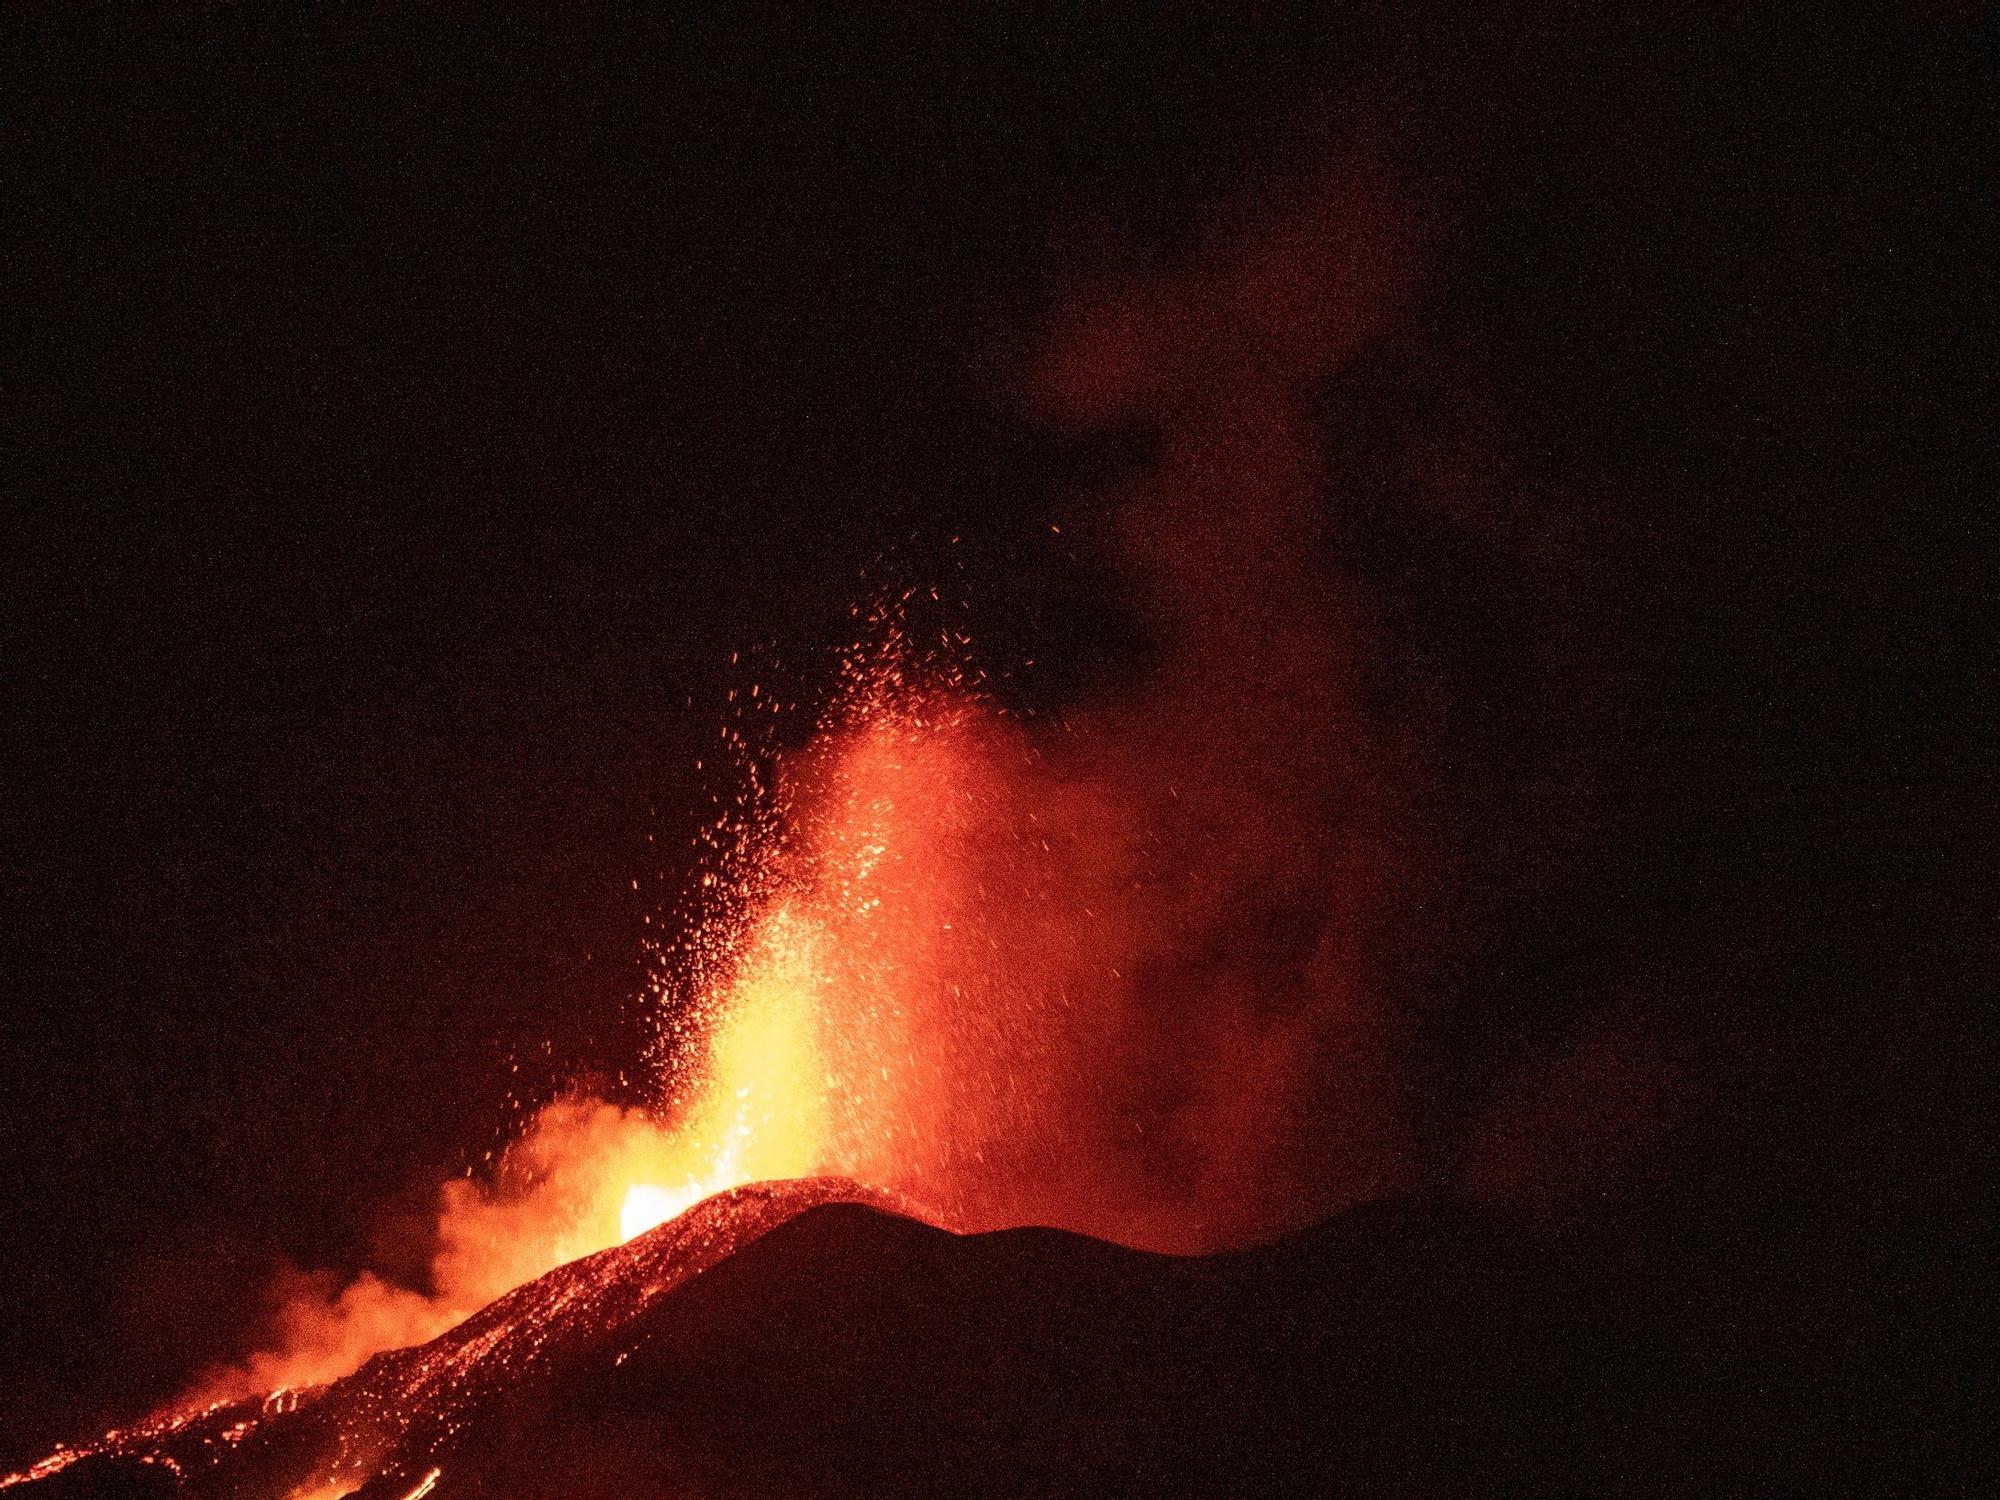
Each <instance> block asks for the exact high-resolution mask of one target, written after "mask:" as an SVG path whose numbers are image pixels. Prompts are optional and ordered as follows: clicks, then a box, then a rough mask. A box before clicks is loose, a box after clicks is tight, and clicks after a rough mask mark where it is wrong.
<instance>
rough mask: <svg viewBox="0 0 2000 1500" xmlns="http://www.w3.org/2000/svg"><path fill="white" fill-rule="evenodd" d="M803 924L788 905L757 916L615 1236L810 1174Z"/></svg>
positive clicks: (812, 1071) (812, 1102) (819, 1129)
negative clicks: (662, 1139) (703, 1066)
mask: <svg viewBox="0 0 2000 1500" xmlns="http://www.w3.org/2000/svg"><path fill="white" fill-rule="evenodd" d="M814 948H815V945H814V942H813V935H812V932H811V930H810V927H809V925H808V924H807V923H806V922H805V921H804V919H802V918H800V917H799V916H798V915H797V914H796V913H795V912H794V911H793V910H792V909H791V907H790V906H788V905H783V904H781V905H779V906H777V907H775V908H774V909H773V910H772V911H771V912H770V913H769V914H768V916H766V917H765V918H764V919H763V920H762V921H761V922H759V923H758V924H757V929H756V934H755V937H754V940H753V946H752V948H751V951H750V952H749V953H748V954H747V955H746V956H745V959H744V964H743V969H742V972H741V977H740V978H739V979H738V981H737V982H736V984H735V985H734V986H732V988H731V993H730V994H729V995H728V996H727V997H726V999H725V1000H724V1001H723V1002H722V1005H721V1008H720V1009H721V1013H720V1015H719V1017H718V1019H717V1021H716V1022H715V1027H714V1030H713V1032H712V1033H711V1035H710V1039H709V1057H708V1066H707V1070H706V1078H705V1080H704V1083H703V1086H702V1088H701V1090H700V1091H699V1096H698V1098H697V1101H696V1103H695V1104H694V1107H693V1108H692V1109H691V1110H690V1111H689V1112H688V1113H687V1114H686V1115H685V1116H683V1118H682V1119H681V1120H679V1121H678V1122H677V1124H676V1127H675V1129H674V1131H673V1134H672V1136H671V1137H670V1138H669V1140H668V1141H667V1143H666V1150H665V1151H664V1152H663V1155H664V1156H665V1158H666V1160H664V1161H662V1162H661V1163H660V1165H659V1166H658V1167H656V1168H654V1169H653V1175H651V1176H649V1178H648V1179H647V1180H645V1181H642V1182H635V1183H633V1184H632V1185H631V1186H630V1187H629V1188H627V1189H626V1191H625V1196H624V1201H623V1202H622V1204H621V1205H620V1208H619V1213H618V1235H619V1239H620V1240H621V1241H622V1240H629V1239H631V1238H632V1237H633V1236H634V1235H637V1234H643V1233H644V1232H645V1231H646V1230H648V1229H651V1228H653V1227H654V1226H655V1225H657V1224H664V1223H665V1222H666V1221H667V1220H669V1219H671V1218H674V1217H676V1216H677V1215H679V1214H681V1213H683V1212H685V1211H686V1210H687V1209H689V1208H692V1207H693V1206H694V1205H695V1204H696V1203H699V1202H700V1201H701V1200H702V1199H704V1198H707V1197H710V1196H712V1195H713V1194H716V1193H720V1192H723V1191H725V1190H727V1189H729V1188H732V1187H740V1186H742V1185H743V1184H745V1183H749V1182H763V1181H773V1180H777V1179H782V1178H788V1177H804V1176H807V1175H809V1174H811V1173H812V1172H813V1171H814V1170H815V1169H816V1168H817V1167H818V1166H819V1165H820V1162H821V1157H822V1155H823V1153H824V1144H825V1143H824V1125H825V1118H826V1090H827V1087H828V1085H829V1083H830V1082H831V1080H830V1079H828V1078H827V1076H826V1075H825V1072H824V1070H823V1068H822V1067H821V1066H820V1063H819V1049H818V1046H817V1038H816V1036H815V1028H816V1025H817V1022H818V1015H817V1011H816V1005H817V1003H818V990H819V975H818V972H817V969H816V966H815V963H814V958H815V952H814Z"/></svg>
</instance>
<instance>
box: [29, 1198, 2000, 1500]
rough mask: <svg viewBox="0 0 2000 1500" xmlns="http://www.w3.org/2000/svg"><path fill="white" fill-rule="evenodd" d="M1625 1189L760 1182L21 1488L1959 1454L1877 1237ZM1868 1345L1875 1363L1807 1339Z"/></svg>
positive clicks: (1365, 1482)
mask: <svg viewBox="0 0 2000 1500" xmlns="http://www.w3.org/2000/svg"><path fill="white" fill-rule="evenodd" d="M1655 1211H1657V1206H1656V1209H1655V1210H1649V1211H1645V1212H1640V1213H1637V1214H1636V1215H1633V1216H1627V1217H1626V1218H1625V1219H1624V1220H1623V1221H1622V1223H1621V1224H1620V1226H1619V1228H1618V1229H1617V1230H1616V1231H1615V1232H1610V1233H1607V1232H1606V1231H1605V1229H1604V1228H1603V1226H1601V1225H1600V1226H1598V1227H1596V1228H1593V1229H1592V1230H1590V1231H1589V1232H1588V1235H1587V1236H1585V1237H1578V1236H1576V1235H1575V1234H1570V1235H1556V1234H1551V1233H1546V1232H1544V1233H1538V1234H1529V1233H1526V1232H1523V1231H1519V1230H1509V1229H1505V1228H1502V1227H1501V1226H1500V1225H1499V1224H1497V1223H1496V1222H1495V1221H1493V1220H1492V1219H1490V1218H1489V1217H1485V1216H1482V1215H1480V1214H1478V1213H1476V1212H1475V1211H1473V1210H1471V1209H1469V1208H1467V1207H1465V1206H1462V1205H1454V1204H1450V1203H1445V1202H1430V1203H1409V1202H1406V1203H1400V1204H1379V1205H1375V1206H1372V1207H1369V1208H1366V1209H1363V1210H1360V1211H1357V1212H1353V1213H1349V1214H1346V1215H1343V1216H1341V1217H1339V1218H1336V1219H1334V1220H1331V1221H1328V1222H1326V1223H1323V1224H1320V1225H1317V1226H1315V1227H1312V1228H1309V1229H1306V1230H1303V1231H1300V1232H1298V1233H1295V1234H1293V1235H1291V1236H1288V1237H1286V1238H1284V1239H1282V1240H1280V1241H1278V1242H1276V1243H1273V1244H1270V1245H1267V1246H1264V1247H1261V1248H1258V1249H1253V1250H1248V1251H1240V1252H1235V1253H1230V1254H1223V1255H1214V1256H1205V1257H1189V1258H1177V1257H1170V1256H1160V1255H1150V1254H1144V1253H1141V1252H1137V1251H1131V1250H1126V1249H1123V1248H1120V1247H1117V1246H1113V1245H1109V1244H1106V1243H1103V1242H1101V1241H1096V1240H1091V1239H1087V1238H1084V1237H1081V1236H1078V1235H1073V1234H1067V1233H1063V1232H1060V1231H1055V1230H1044V1229H1018V1230H1009V1231H1004V1232H1000V1233H993V1234H983V1235H970V1236H961V1235H955V1234H951V1233H948V1232H946V1231H943V1230H939V1229H935V1228H932V1227H930V1226H928V1225H926V1224H924V1223H921V1222H919V1221H917V1220H916V1219H913V1218H910V1217H907V1216H906V1215H904V1214H903V1213H901V1212H898V1211H897V1205H896V1204H894V1203H893V1202H891V1201H890V1200H888V1199H886V1198H885V1197H884V1196H883V1195H881V1194H878V1193H874V1192H871V1191H868V1190H865V1189H859V1188H856V1187H855V1186H854V1185H852V1184H849V1183H844V1182H839V1181H833V1180H808V1181H802V1182H789V1183H774V1184H765V1185H760V1186H756V1187H750V1188H743V1189H739V1190H737V1191H735V1192H733V1193H729V1194H725V1195H723V1196H720V1197H718V1198H715V1199H711V1200H709V1201H708V1202H707V1203H705V1204H702V1205H700V1206H698V1207H697V1208H696V1209H695V1210H693V1211H691V1212H690V1213H688V1214H687V1215H685V1216H683V1217H682V1218H680V1219H678V1220H675V1221H673V1222H671V1223H669V1224H666V1225H663V1226H661V1227H660V1228H658V1229H656V1230H653V1231H651V1232H650V1233H648V1234H645V1235H642V1236H640V1237H639V1238H637V1239H635V1240H633V1241H631V1242H630V1243H628V1244H626V1245H623V1246H620V1247H618V1248H616V1249H613V1250H607V1251H605V1252H603V1253H601V1254H599V1255H595V1256H591V1257H588V1258H586V1259H584V1260H581V1261H577V1262H574V1263H572V1264H570V1265H567V1266H564V1267H561V1268H560V1269H558V1270H556V1271H553V1272H551V1273H549V1274H548V1275H547V1276H544V1277H543V1278H541V1279H540V1280H539V1281H536V1282H533V1283H531V1284H530V1285H528V1286H525V1287H522V1288H520V1289H519V1290H517V1291H515V1292H513V1293H511V1294H510V1295H508V1296H506V1297H504V1298H502V1299H500V1300H499V1301H497V1302H495V1303H494V1304H492V1305H491V1306H490V1307H488V1308H487V1309H486V1310H484V1311H483V1312H481V1313H479V1314H478V1315H476V1316H475V1317H473V1318H471V1319H469V1320H468V1321H467V1322H465V1323H464V1324H462V1325H461V1326H460V1327H458V1328H456V1329H454V1330H453V1331H452V1332H450V1333H449V1334H446V1335H444V1336H443V1337H441V1338H439V1339H436V1340H434V1341H433V1342H431V1343H429V1344H426V1345H423V1346H421V1347H418V1348H415V1349H409V1350H403V1351H399V1352H396V1353H392V1354H387V1355H382V1356H379V1357H377V1358H376V1359H374V1360H373V1361H371V1362H370V1363H369V1364H368V1365H367V1366H365V1367H364V1368H363V1369H361V1370H360V1371H358V1372H356V1373H355V1374H354V1375H352V1376H349V1377H347V1378H346V1379H343V1380H339V1381H334V1382H332V1383H330V1384H328V1385H324V1386H320V1387H313V1388H308V1389H304V1390H298V1391H289V1392H283V1393H279V1394H276V1395H274V1396H272V1397H269V1398H267V1399H265V1400H264V1401H263V1402H261V1403H259V1402H249V1403H241V1404H237V1405H231V1406H224V1407H219V1408H216V1409H213V1410H210V1411H208V1412H206V1413H202V1414H199V1415H197V1416H194V1417H192V1418H175V1419H168V1420H165V1421H161V1422H156V1423H154V1424H151V1425H150V1426H148V1427H145V1428H140V1429H134V1430H132V1431H130V1432H127V1433H124V1434H121V1435H118V1436H116V1437H114V1438H113V1439H111V1440H109V1441H108V1442H107V1443H106V1444H105V1446H104V1447H103V1448H102V1449H101V1450H100V1451H97V1452H94V1453H91V1454H89V1455H88V1456H84V1457H81V1458H78V1459H75V1460H74V1461H72V1462H69V1463H67V1464H66V1465H65V1466H64V1467H62V1468H61V1469H60V1470H59V1471H57V1472H54V1473H51V1474H49V1475H47V1476H46V1477H44V1478H42V1479H40V1480H38V1481H36V1482H33V1483H32V1484H31V1485H30V1486H29V1487H28V1488H27V1489H25V1490H24V1492H23V1493H24V1494H26V1495H32V1496H34V1497H35V1500H44V1497H48V1500H53V1497H57V1496H105V1497H108V1496H115V1495H151V1494H158V1495H169V1494H177V1495H187V1496H246V1497H250V1496H272V1497H280V1496H300V1497H304V1496H320V1495H326V1496H334V1495H348V1494H352V1495H356V1496H360V1497H365V1500H376V1497H387V1500H402V1497H405V1496H409V1495H413V1494H419V1493H421V1494H429V1495H434V1496H437V1497H440V1500H445V1497H454V1496H510V1497H516V1500H528V1497H541V1496H548V1497H556V1496H561V1497H564V1500H591V1497H613V1496H622V1497H644V1496H682V1495H700V1496H737V1495H743V1496H749V1495H772V1494H783V1495H814V1494H823V1495H849V1494H852V1495H862V1494H866V1495H873V1496H881V1495H935V1494H943V1493H953V1494H960V1495H967V1494H969V1495H1048V1494H1129V1495H1142V1494H1143V1495H1222V1494H1232V1495H1251V1494H1255V1495H1292V1494H1328V1493H1343V1494H1383V1495H1456V1494H1466V1495H1473V1494H1479V1495H1490V1494H1529V1493H1533V1494H1670V1493H1715V1492H1717V1487H1718V1486H1720V1487H1722V1488H1725V1489H1735V1488H1737V1487H1739V1486H1748V1487H1749V1488H1750V1490H1752V1491H1755V1492H1757V1493H1764V1494H1771V1493H1786V1492H1792V1491H1804V1490H1809V1489H1811V1488H1812V1487H1813V1486H1814V1485H1815V1484H1818V1483H1821V1482H1823V1481H1824V1480H1825V1479H1826V1478H1828V1477H1831V1476H1834V1475H1836V1474H1837V1475H1839V1476H1841V1477H1843V1478H1844V1479H1846V1480H1848V1481H1857V1480H1864V1479H1865V1480H1870V1481H1871V1482H1879V1483H1888V1484H1893V1483H1894V1482H1896V1479H1897V1476H1898V1475H1900V1474H1903V1473H1905V1471H1913V1472H1922V1473H1924V1474H1926V1475H1928V1476H1929V1477H1930V1478H1931V1479H1932V1480H1933V1481H1935V1480H1936V1479H1937V1478H1939V1477H1940V1476H1942V1475H1947V1474H1949V1473H1951V1472H1953V1470H1952V1459H1951V1454H1952V1452H1953V1451H1957V1452H1959V1453H1961V1454H1962V1453H1963V1450H1964V1446H1965V1445H1964V1444H1963V1442H1962V1441H1961V1442H1959V1443H1957V1444H1955V1445H1954V1443H1953V1442H1952V1440H1951V1439H1950V1438H1949V1436H1948V1434H1947V1435H1944V1436H1942V1437H1941V1436H1940V1435H1939V1434H1938V1433H1937V1432H1936V1431H1935V1430H1934V1429H1933V1428H1931V1427H1929V1426H1928V1418H1927V1419H1926V1421H1924V1422H1920V1421H1918V1419H1917V1414H1918V1413H1920V1412H1922V1413H1928V1414H1929V1415H1930V1416H1935V1414H1936V1413H1937V1412H1939V1411H1941V1410H1944V1409H1946V1408H1944V1407H1942V1406H1940V1405H1939V1404H1938V1403H1937V1401H1936V1399H1935V1396H1936V1394H1937V1392H1936V1389H1935V1388H1936V1387H1937V1386H1939V1385H1940V1384H1941V1383H1943V1382H1944V1381H1945V1376H1944V1374H1943V1372H1942V1371H1941V1370H1940V1369H1939V1368H1937V1367H1936V1366H1935V1365H1934V1364H1933V1363H1932V1362H1931V1361H1930V1360H1929V1359H1923V1360H1920V1359H1918V1358H1916V1357H1915V1356H1916V1355H1917V1354H1918V1353H1919V1348H1918V1343H1917V1333H1916V1331H1915V1330H1912V1329H1909V1328H1897V1327H1894V1326H1891V1323H1889V1322H1882V1321H1870V1320H1869V1319H1868V1318H1865V1317H1857V1316H1856V1315H1855V1308H1856V1307H1857V1306H1858V1305H1859V1300H1858V1299H1856V1300H1854V1301H1853V1302H1852V1303H1847V1302H1843V1300H1842V1298H1843V1297H1846V1298H1850V1299H1853V1298H1855V1294H1856V1292H1857V1291H1860V1290H1862V1289H1863V1287H1864V1285H1873V1284H1874V1282H1875V1281H1881V1282H1882V1283H1883V1284H1884V1285H1886V1284H1887V1276H1886V1274H1885V1273H1886V1272H1888V1271H1889V1269H1890V1266H1891V1264H1892V1262H1893V1254H1892V1253H1891V1252H1892V1251H1893V1250H1894V1248H1895V1247H1893V1246H1887V1245H1882V1244H1874V1245H1872V1246H1871V1245H1865V1244H1863V1243H1862V1242H1861V1241H1860V1240H1859V1239H1855V1240H1849V1241H1845V1242H1843V1243H1841V1244H1839V1245H1823V1246H1821V1247H1820V1251H1819V1254H1818V1258H1817V1259H1818V1262H1819V1265H1818V1269H1819V1270H1820V1271H1822V1272H1826V1271H1828V1270H1829V1268H1830V1267H1831V1269H1833V1270H1842V1271H1844V1273H1845V1274H1844V1277H1843V1275H1835V1274H1823V1275H1819V1276H1817V1277H1805V1276H1802V1275H1801V1267H1803V1266H1806V1265H1808V1264H1811V1263H1814V1261H1815V1257H1814V1255H1813V1253H1812V1252H1811V1251H1807V1250H1802V1249H1801V1246H1800V1244H1799V1243H1798V1236H1797V1234H1796V1233H1788V1232H1787V1231H1786V1229H1785V1228H1784V1226H1783V1224H1782V1223H1781V1222H1779V1221H1778V1220H1776V1219H1771V1220H1768V1221H1744V1220H1741V1219H1739V1220H1738V1221H1736V1222H1734V1223H1732V1224H1728V1225H1723V1224H1719V1223H1718V1224H1714V1225H1711V1226H1709V1227H1708V1228H1707V1229H1703V1228H1701V1227H1700V1226H1692V1227H1691V1226H1688V1225H1685V1224H1684V1225H1682V1226H1680V1229H1679V1232H1678V1234H1677V1235H1676V1236H1666V1235H1662V1234H1659V1233H1657V1232H1656V1231H1658V1230H1659V1229H1660V1228H1661V1227H1662V1226H1661V1225H1658V1224H1655V1223H1649V1222H1648V1220H1647V1216H1646V1215H1647V1212H1655ZM1660 1244H1671V1245H1672V1246H1673V1248H1672V1249H1671V1250H1670V1251H1667V1252H1665V1253H1660V1252H1658V1251H1656V1250H1655V1249H1653V1248H1651V1247H1654V1246H1658V1245H1660ZM1760 1246H1761V1247H1762V1248H1761V1249H1760V1248H1758V1247H1760ZM1840 1287H1845V1289H1846V1290H1845V1292H1844V1293H1843V1292H1841V1291H1838V1290H1830V1289H1834V1288H1840ZM1864 1344H1866V1345H1868V1346H1870V1347H1872V1348H1875V1349H1876V1350H1877V1352H1879V1353H1881V1354H1883V1355H1886V1356H1889V1358H1888V1360H1887V1362H1882V1361H1876V1362H1872V1363H1871V1362H1860V1363H1857V1362H1854V1361H1852V1359H1851V1358H1848V1359H1842V1360H1832V1361H1830V1360H1829V1358H1828V1351H1829V1350H1830V1349H1832V1350H1836V1351H1840V1352H1842V1353H1844V1354H1845V1355H1848V1356H1851V1354H1852V1352H1853V1351H1854V1349H1856V1348H1858V1347H1860V1346H1862V1345H1864ZM1898 1354H1900V1355H1901V1356H1904V1357H1903V1358H1901V1359H1897V1358H1896V1357H1895V1356H1897V1355H1898ZM1967 1430H1969V1429H1967ZM1941 1460H1943V1461H1942V1462H1941ZM426 1486H428V1488H426Z"/></svg>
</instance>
